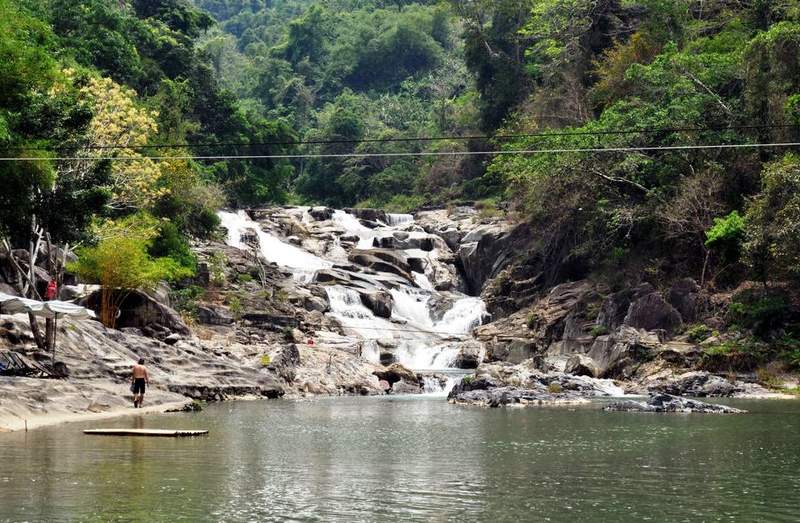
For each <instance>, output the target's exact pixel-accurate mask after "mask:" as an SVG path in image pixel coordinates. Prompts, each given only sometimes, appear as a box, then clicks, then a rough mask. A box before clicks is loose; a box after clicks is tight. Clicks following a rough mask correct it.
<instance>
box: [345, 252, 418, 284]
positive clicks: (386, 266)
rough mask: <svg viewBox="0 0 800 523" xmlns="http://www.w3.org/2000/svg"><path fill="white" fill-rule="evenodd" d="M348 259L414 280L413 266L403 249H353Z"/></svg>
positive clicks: (376, 269)
mask: <svg viewBox="0 0 800 523" xmlns="http://www.w3.org/2000/svg"><path fill="white" fill-rule="evenodd" d="M347 259H348V260H349V261H351V262H353V263H356V264H358V265H361V266H362V267H368V268H370V269H372V270H374V271H378V272H388V273H390V274H396V275H397V276H400V277H402V278H405V279H407V280H409V281H413V277H412V276H411V266H410V265H409V264H408V259H407V257H406V255H405V254H403V252H402V251H393V250H390V249H353V250H352V251H350V254H349V255H348V257H347Z"/></svg>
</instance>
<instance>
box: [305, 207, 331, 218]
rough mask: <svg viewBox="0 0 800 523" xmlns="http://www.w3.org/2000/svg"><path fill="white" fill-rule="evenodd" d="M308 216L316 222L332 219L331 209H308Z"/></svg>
mask: <svg viewBox="0 0 800 523" xmlns="http://www.w3.org/2000/svg"><path fill="white" fill-rule="evenodd" d="M308 214H310V215H311V217H312V218H314V219H315V220H317V221H320V222H322V221H325V220H330V219H331V218H333V209H331V208H330V207H312V208H311V209H309V211H308Z"/></svg>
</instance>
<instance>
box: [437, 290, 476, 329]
mask: <svg viewBox="0 0 800 523" xmlns="http://www.w3.org/2000/svg"><path fill="white" fill-rule="evenodd" d="M485 316H486V304H485V303H484V302H483V300H482V299H480V298H474V297H469V296H468V297H464V298H461V299H460V300H458V301H456V302H455V303H454V304H453V307H451V308H450V310H448V311H447V312H445V313H444V316H443V317H442V319H441V320H440V321H438V322H436V330H437V331H442V332H452V333H454V334H469V333H470V332H472V329H474V328H475V327H477V326H479V325H480V324H481V323H482V322H483V318H484V317H485Z"/></svg>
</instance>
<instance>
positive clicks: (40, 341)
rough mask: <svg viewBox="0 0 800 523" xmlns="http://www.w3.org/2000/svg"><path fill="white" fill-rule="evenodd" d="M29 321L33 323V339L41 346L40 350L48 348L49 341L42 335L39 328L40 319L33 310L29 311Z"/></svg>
mask: <svg viewBox="0 0 800 523" xmlns="http://www.w3.org/2000/svg"><path fill="white" fill-rule="evenodd" d="M28 321H29V322H30V324H31V333H33V339H34V341H35V342H36V346H37V347H38V348H39V350H47V343H46V341H45V339H44V338H43V337H42V331H41V329H39V320H37V319H36V316H34V315H33V313H32V312H29V313H28Z"/></svg>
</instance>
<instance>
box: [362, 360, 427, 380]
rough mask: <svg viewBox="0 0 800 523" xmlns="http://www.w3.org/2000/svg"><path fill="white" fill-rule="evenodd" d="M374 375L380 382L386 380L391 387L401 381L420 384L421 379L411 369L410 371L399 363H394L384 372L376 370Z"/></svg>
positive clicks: (383, 370)
mask: <svg viewBox="0 0 800 523" xmlns="http://www.w3.org/2000/svg"><path fill="white" fill-rule="evenodd" d="M372 374H374V375H375V376H377V377H378V379H379V380H384V381H386V382H387V383H389V385H392V384H393V383H396V382H398V381H400V380H405V381H406V382H408V383H419V378H418V377H417V375H416V374H415V373H414V371H412V370H411V369H408V368H406V367H404V366H402V365H400V364H399V363H392V364H391V365H389V366H388V367H386V368H385V369H382V370H376V371H374V372H373V373H372Z"/></svg>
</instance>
